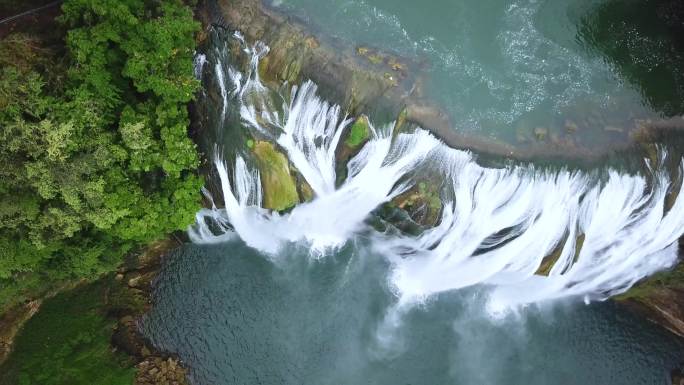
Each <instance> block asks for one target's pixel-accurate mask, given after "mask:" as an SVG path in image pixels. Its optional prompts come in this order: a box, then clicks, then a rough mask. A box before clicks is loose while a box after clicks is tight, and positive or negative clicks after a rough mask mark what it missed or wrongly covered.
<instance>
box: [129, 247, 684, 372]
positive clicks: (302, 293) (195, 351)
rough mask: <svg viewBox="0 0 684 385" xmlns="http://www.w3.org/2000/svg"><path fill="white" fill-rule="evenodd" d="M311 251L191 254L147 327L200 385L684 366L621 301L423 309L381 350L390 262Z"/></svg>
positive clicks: (677, 349)
mask: <svg viewBox="0 0 684 385" xmlns="http://www.w3.org/2000/svg"><path fill="white" fill-rule="evenodd" d="M307 253H308V252H307V251H306V250H305V249H290V250H288V251H287V252H285V253H284V254H286V256H284V257H279V258H277V260H276V261H270V260H268V259H267V258H265V257H264V256H262V255H259V254H258V253H257V252H256V251H254V250H252V249H250V248H248V247H246V246H244V245H243V244H242V243H241V242H240V241H233V242H230V243H226V244H223V245H214V246H196V245H187V246H186V247H184V248H181V249H180V250H178V252H177V253H175V255H173V257H172V258H170V261H169V263H168V264H167V266H166V267H165V269H164V272H163V274H162V275H161V278H160V281H159V282H158V286H157V291H156V294H155V301H156V305H155V306H154V308H153V310H152V312H151V313H150V314H149V315H148V316H147V317H146V318H145V320H144V322H143V325H142V328H143V330H144V332H145V334H146V335H147V336H149V337H150V338H151V339H152V341H153V342H154V343H155V344H156V345H157V346H159V347H161V348H164V349H167V350H169V351H172V352H177V353H178V354H179V355H180V356H181V358H182V359H183V360H184V361H185V362H186V363H188V364H189V366H190V367H191V368H192V370H191V377H192V380H193V383H194V384H214V385H221V384H267V385H271V384H388V385H389V384H462V385H465V384H506V385H512V384H513V385H515V384H520V385H534V384H540V385H542V384H544V385H545V384H577V385H590V384H596V385H604V384H630V385H635V384H666V383H668V380H669V371H670V369H671V368H673V367H676V366H677V365H678V364H679V362H680V361H681V360H682V358H684V355H683V353H684V345H683V344H682V342H681V341H679V340H678V339H676V338H674V337H673V336H672V335H669V334H668V333H665V332H664V331H662V330H661V329H658V328H657V327H655V326H654V325H652V324H649V323H647V322H645V321H643V320H641V319H638V318H635V317H634V316H632V315H631V314H630V313H626V312H625V311H624V310H623V309H621V308H619V307H617V306H616V305H614V304H612V303H610V302H605V303H596V304H592V305H590V306H586V305H584V304H581V303H556V304H553V305H542V306H537V307H530V308H527V309H524V310H522V311H521V312H520V313H519V314H517V315H509V316H507V317H505V318H501V317H498V318H497V317H492V316H489V315H488V314H487V313H486V312H485V311H484V310H483V302H484V296H485V293H486V288H482V287H480V288H475V289H472V290H464V291H460V292H452V293H446V294H443V295H441V296H439V297H438V298H436V299H434V300H432V301H430V302H429V303H428V304H426V305H424V306H422V307H419V308H415V309H413V310H411V311H410V312H408V314H405V315H404V316H403V317H402V322H401V323H400V324H399V326H397V327H396V328H395V329H394V330H393V331H392V332H391V333H390V335H391V338H390V343H386V344H380V343H379V342H378V341H379V340H378V337H377V332H378V327H379V325H380V324H381V323H382V320H383V318H384V317H385V314H386V312H387V310H388V308H389V306H390V305H391V303H392V301H393V299H392V298H393V297H392V295H391V293H390V291H389V289H388V287H387V284H386V276H387V275H386V274H387V267H386V266H385V262H383V258H381V257H379V256H377V255H374V254H373V253H372V252H371V251H369V250H368V249H367V248H366V247H365V246H364V245H363V244H359V245H356V246H351V245H350V246H347V247H345V248H344V249H343V250H341V251H340V252H339V253H337V254H335V255H329V256H327V257H326V258H325V259H323V260H317V261H312V260H310V258H309V257H308V255H307Z"/></svg>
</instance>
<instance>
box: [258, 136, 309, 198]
mask: <svg viewBox="0 0 684 385" xmlns="http://www.w3.org/2000/svg"><path fill="white" fill-rule="evenodd" d="M253 153H254V156H255V158H256V161H257V167H258V168H259V172H260V173H261V186H262V188H263V191H264V207H265V208H267V209H272V210H278V211H281V210H286V209H289V208H291V207H292V206H294V205H296V204H297V203H299V195H298V194H297V185H296V184H295V181H294V178H293V177H292V175H291V174H290V165H289V163H288V160H287V158H286V157H285V155H283V154H282V153H280V152H279V151H278V150H276V149H275V147H274V146H273V144H271V143H269V142H264V141H259V142H256V143H255V144H254V149H253Z"/></svg>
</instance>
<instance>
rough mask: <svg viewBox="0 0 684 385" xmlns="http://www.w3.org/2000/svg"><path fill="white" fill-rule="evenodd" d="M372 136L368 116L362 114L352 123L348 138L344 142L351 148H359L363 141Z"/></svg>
mask: <svg viewBox="0 0 684 385" xmlns="http://www.w3.org/2000/svg"><path fill="white" fill-rule="evenodd" d="M369 137H370V126H369V123H368V117H367V116H365V115H361V116H360V117H359V118H358V119H356V121H355V122H354V124H352V126H351V128H350V129H349V133H348V134H347V138H346V139H345V141H344V144H345V145H347V146H348V147H349V148H351V149H357V148H358V147H360V146H361V145H362V144H363V143H365V142H366V141H367V140H368V138H369Z"/></svg>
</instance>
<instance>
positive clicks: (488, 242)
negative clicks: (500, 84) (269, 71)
mask: <svg viewBox="0 0 684 385" xmlns="http://www.w3.org/2000/svg"><path fill="white" fill-rule="evenodd" d="M236 38H237V40H238V41H239V42H240V43H241V44H242V47H243V50H244V51H245V53H247V54H248V55H249V57H250V58H251V60H250V65H249V69H248V70H247V71H246V73H245V74H244V75H243V74H242V73H241V72H240V71H239V70H237V69H236V68H234V67H233V66H231V65H229V63H228V62H227V60H226V57H227V55H226V54H225V50H226V49H227V48H226V47H217V48H216V52H214V53H213V54H211V55H208V56H202V58H201V59H198V60H196V65H197V66H198V67H199V68H196V70H197V72H196V73H197V74H198V75H202V74H204V76H214V77H215V78H216V79H218V83H219V94H220V95H221V97H222V103H223V105H222V106H221V109H220V111H221V120H220V124H218V127H217V129H219V130H223V129H224V127H223V122H224V120H225V115H226V111H227V108H228V105H229V103H236V104H237V106H239V109H240V116H241V120H242V122H243V123H244V124H245V125H246V126H248V127H249V128H250V129H252V130H254V131H255V132H256V133H258V134H259V135H262V136H265V137H266V138H269V139H270V140H272V141H273V142H275V143H277V145H278V146H279V147H280V148H281V149H282V150H283V151H284V153H285V154H286V155H287V157H288V159H289V161H290V163H291V165H292V166H293V167H294V168H295V169H296V170H297V171H298V172H299V173H300V174H301V175H302V177H303V178H304V179H305V180H306V182H307V183H308V184H309V185H310V186H311V188H312V190H313V191H314V195H315V197H314V199H313V200H312V201H311V202H307V203H301V204H299V205H297V206H296V207H295V208H293V209H292V210H291V211H290V212H288V213H278V212H274V211H270V210H266V209H264V208H263V207H262V193H261V181H260V175H259V172H258V170H256V169H255V168H253V167H251V166H250V162H249V160H248V159H247V158H246V156H242V155H238V156H237V157H236V158H235V159H227V160H225V159H223V158H222V157H221V155H220V153H221V152H220V151H217V152H216V156H215V160H214V164H215V167H216V169H217V171H218V175H219V177H220V181H221V189H222V194H223V201H224V203H225V207H222V208H218V207H216V206H214V207H212V208H210V209H203V210H201V211H200V212H199V213H198V214H197V223H196V224H195V225H194V226H192V227H191V228H190V229H189V235H190V237H191V239H192V240H193V241H194V242H197V243H212V242H222V241H225V240H226V239H228V238H231V237H234V236H239V237H240V238H241V239H242V240H244V242H245V243H247V244H248V245H249V246H251V247H253V248H256V249H258V250H260V251H262V252H264V253H266V254H269V255H272V256H274V257H277V255H278V252H279V251H280V250H281V249H282V248H283V246H285V245H287V244H289V243H302V242H303V243H305V244H307V245H308V247H310V249H311V250H312V255H314V256H318V257H321V256H325V254H326V251H327V250H332V249H336V248H339V247H341V246H342V245H344V244H345V243H347V242H348V241H349V240H350V239H352V238H353V237H354V235H355V234H358V233H360V232H364V233H368V234H371V236H370V238H371V242H372V245H373V247H374V248H375V249H376V250H378V251H380V252H381V253H382V255H384V256H386V258H387V260H388V261H389V262H390V264H391V266H392V269H391V274H390V277H389V284H390V286H391V288H392V289H393V290H394V292H395V293H396V295H397V298H398V304H399V306H410V305H411V304H415V303H420V302H422V301H424V300H426V299H427V298H429V297H430V296H433V295H435V294H437V293H441V292H445V291H450V290H456V289H459V288H464V287H468V286H472V285H478V284H485V285H490V286H491V287H492V290H491V293H490V307H491V308H492V309H494V310H498V309H504V308H510V307H512V306H517V305H521V304H529V303H535V302H540V301H545V300H551V299H555V298H563V297H580V298H583V299H584V300H585V301H587V302H589V301H594V300H603V299H606V298H608V297H610V296H612V295H615V294H619V293H622V292H625V291H626V290H627V289H629V288H630V287H631V286H632V285H634V284H635V283H636V282H638V281H639V280H641V279H643V278H645V277H647V276H649V275H651V274H653V273H655V272H657V271H660V270H663V269H666V268H668V267H671V266H673V265H674V264H675V263H676V260H677V240H678V238H679V237H680V236H681V235H682V232H684V200H683V199H682V198H677V199H676V200H675V201H674V204H673V205H672V207H670V208H669V209H666V207H665V201H666V196H667V194H668V192H669V191H670V189H671V188H672V187H673V186H672V182H671V181H670V179H669V175H668V174H667V173H666V172H665V171H663V170H664V167H661V165H662V164H656V165H650V166H651V173H650V174H649V175H628V174H624V173H620V172H618V171H615V170H609V171H607V173H606V177H604V178H599V177H598V176H597V175H596V174H588V173H584V172H579V171H568V170H560V171H548V170H544V169H538V168H535V167H533V166H511V167H506V168H500V169H496V168H486V167H481V166H480V165H478V164H477V163H476V162H475V159H474V158H473V155H472V154H470V153H468V152H465V151H460V150H455V149H451V148H449V147H447V146H446V145H444V144H443V143H442V142H441V141H440V140H438V139H437V138H435V137H433V136H432V135H431V134H430V133H428V132H427V131H425V130H422V129H417V130H415V131H414V132H411V133H393V132H392V131H393V125H392V124H390V125H386V126H383V127H374V126H373V125H372V124H370V128H371V135H370V138H369V140H368V142H367V143H366V144H365V145H364V147H363V148H362V149H361V151H360V152H359V153H358V154H357V155H356V156H355V157H354V158H353V159H351V160H350V161H349V162H348V164H347V177H346V179H345V180H344V181H343V182H342V183H341V184H340V185H339V186H337V185H336V181H337V175H336V171H335V170H336V158H335V151H336V149H337V147H338V145H339V144H340V140H341V136H342V133H343V132H344V130H345V128H346V127H347V126H348V125H349V124H350V123H351V119H349V118H348V117H347V116H345V115H344V113H343V111H342V110H341V108H340V107H339V106H337V105H332V104H329V103H327V102H326V101H324V100H322V99H321V98H320V97H319V96H317V94H316V91H317V88H316V85H315V84H313V83H312V82H310V81H306V82H304V83H303V84H302V85H301V86H299V87H297V86H293V87H291V92H290V93H289V94H288V93H284V94H280V95H277V97H275V98H274V93H273V92H272V91H271V90H269V89H268V88H267V87H266V86H264V85H263V84H262V83H261V81H260V79H259V77H258V71H257V68H258V63H259V59H260V58H262V57H263V56H264V55H266V54H267V53H268V48H267V47H266V46H265V45H263V44H262V43H257V44H256V45H255V46H253V47H249V46H248V45H247V44H245V42H244V39H242V37H241V36H240V35H236ZM205 67H206V68H205ZM212 72H213V73H212ZM664 157H665V153H664V151H663V152H661V159H660V163H662V162H663V161H664ZM227 162H229V163H230V164H231V166H230V167H229V166H228V164H227ZM231 170H232V171H231ZM417 170H420V171H425V170H429V171H430V172H431V173H437V174H438V175H441V176H442V179H443V183H442V186H441V190H442V191H441V198H442V201H443V203H444V208H443V210H442V215H441V220H440V221H439V224H438V225H437V226H436V227H434V228H431V229H427V230H426V231H424V232H423V233H422V234H420V235H418V236H409V235H401V234H397V233H392V234H385V233H380V232H377V231H374V230H372V229H371V228H370V225H368V224H367V223H366V220H367V219H368V218H369V216H371V215H372V214H371V213H372V211H373V210H375V209H376V208H377V207H378V206H380V205H381V204H383V203H385V202H388V201H390V200H392V199H393V198H394V197H396V196H397V195H398V194H400V193H402V192H404V191H406V190H407V189H409V188H410V187H411V186H412V185H413V184H414V183H415V182H416V179H415V176H414V174H415V172H416V171H417ZM675 194H678V192H675ZM580 244H581V245H580ZM580 246H581V247H580ZM558 249H560V252H559V253H556V254H557V255H558V257H557V260H556V262H555V263H554V264H553V267H552V268H551V269H550V272H549V273H548V276H542V275H536V274H535V273H536V272H537V271H538V270H539V269H540V266H542V263H543V261H544V259H545V257H547V256H549V255H551V254H553V253H554V251H556V250H558Z"/></svg>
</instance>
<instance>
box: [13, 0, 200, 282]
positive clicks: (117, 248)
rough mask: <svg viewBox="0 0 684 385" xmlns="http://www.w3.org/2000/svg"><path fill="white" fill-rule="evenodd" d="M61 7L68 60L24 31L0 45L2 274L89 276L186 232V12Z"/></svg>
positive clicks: (189, 171)
mask: <svg viewBox="0 0 684 385" xmlns="http://www.w3.org/2000/svg"><path fill="white" fill-rule="evenodd" d="M62 11H63V14H62V16H61V17H60V19H59V22H60V24H61V25H62V26H63V29H64V30H65V31H66V32H65V45H66V50H65V55H66V56H64V55H62V54H59V55H52V56H49V55H48V57H46V54H44V53H43V52H41V51H40V49H35V44H34V43H33V42H32V40H31V38H30V37H25V36H13V37H8V38H6V39H4V40H3V41H2V42H0V45H1V47H0V50H1V51H2V52H1V53H2V55H0V56H4V57H5V58H7V57H8V56H6V55H5V53H11V54H12V55H11V56H9V57H10V58H11V59H10V60H0V65H1V66H2V67H1V68H0V127H1V129H0V164H2V167H0V279H4V280H8V279H11V278H12V277H14V276H16V275H17V274H22V273H26V272H35V273H44V274H47V275H48V276H49V277H52V278H73V277H92V276H95V275H98V274H100V273H102V272H105V271H108V270H111V269H112V268H113V267H115V266H116V265H117V264H119V263H120V261H121V258H122V256H123V255H124V254H125V253H126V252H128V251H129V250H131V249H132V248H134V247H136V246H138V245H140V244H142V243H146V242H150V241H152V240H155V239H158V238H160V237H163V236H165V235H166V234H168V233H169V232H172V231H174V230H178V229H184V228H185V227H186V226H188V225H189V224H190V223H191V222H192V221H193V218H194V214H195V212H196V210H197V208H198V206H199V195H198V191H199V188H200V186H201V185H202V180H201V178H200V177H199V176H198V175H197V172H196V168H197V166H198V163H199V157H198V154H197V151H196V148H195V145H194V143H193V142H192V141H191V140H190V139H189V138H188V135H187V128H188V125H189V118H188V112H187V104H188V102H190V101H191V99H192V98H193V94H194V92H195V90H196V89H197V87H198V83H197V81H196V80H195V79H194V77H193V71H192V66H193V64H192V57H193V52H194V49H195V40H194V34H195V32H197V31H198V29H199V25H198V23H197V22H195V21H194V20H193V16H192V11H191V9H190V8H189V7H188V6H186V5H185V4H183V2H182V1H180V0H166V1H155V0H67V1H65V3H64V5H63V6H62ZM60 57H66V59H65V60H59V58H60ZM0 284H1V282H0Z"/></svg>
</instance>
